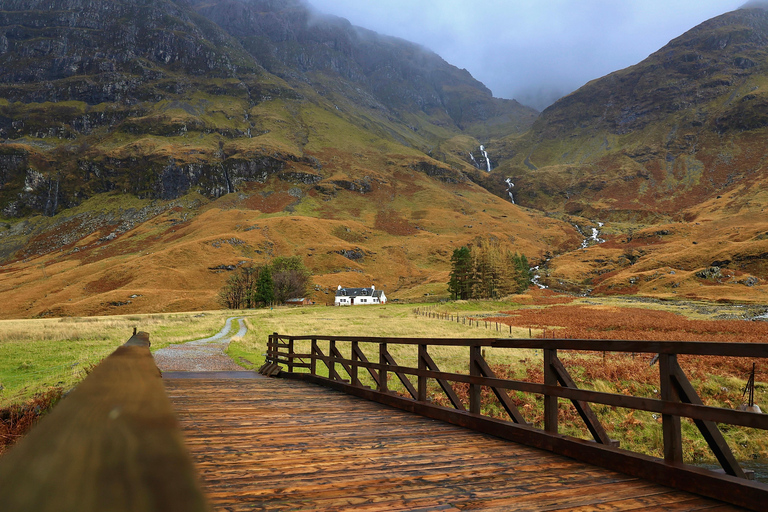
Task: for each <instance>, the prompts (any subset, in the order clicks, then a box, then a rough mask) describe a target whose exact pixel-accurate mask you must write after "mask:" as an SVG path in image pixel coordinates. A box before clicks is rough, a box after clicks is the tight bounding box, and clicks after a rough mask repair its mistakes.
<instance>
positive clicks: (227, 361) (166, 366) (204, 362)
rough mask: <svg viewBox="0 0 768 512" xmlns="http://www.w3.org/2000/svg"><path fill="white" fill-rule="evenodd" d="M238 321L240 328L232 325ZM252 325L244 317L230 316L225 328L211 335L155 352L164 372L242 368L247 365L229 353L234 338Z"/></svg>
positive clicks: (245, 331)
mask: <svg viewBox="0 0 768 512" xmlns="http://www.w3.org/2000/svg"><path fill="white" fill-rule="evenodd" d="M235 320H237V324H238V330H237V332H235V333H233V329H232V324H233V323H234V321H235ZM247 332H248V328H247V327H246V326H245V321H244V320H243V319H242V318H237V317H232V318H227V321H226V323H225V324H224V328H223V329H222V330H221V331H219V333H218V334H216V335H214V336H211V337H210V338H204V339H201V340H195V341H188V342H187V343H180V344H178V345H172V346H170V347H166V348H161V349H160V350H158V351H156V352H155V353H154V357H155V363H156V364H157V367H158V368H160V371H163V372H215V371H238V370H242V369H243V368H242V367H241V366H239V365H238V364H237V363H235V362H234V361H233V360H232V358H231V357H229V356H228V355H227V354H226V350H227V347H228V346H229V342H230V341H232V338H238V337H242V336H245V333H247Z"/></svg>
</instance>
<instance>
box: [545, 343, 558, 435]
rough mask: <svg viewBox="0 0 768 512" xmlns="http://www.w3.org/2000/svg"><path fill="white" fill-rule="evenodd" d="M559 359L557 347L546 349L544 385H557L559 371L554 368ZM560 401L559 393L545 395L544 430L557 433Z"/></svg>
mask: <svg viewBox="0 0 768 512" xmlns="http://www.w3.org/2000/svg"><path fill="white" fill-rule="evenodd" d="M556 360H557V350H556V349H546V350H544V385H546V386H549V387H557V373H556V370H555V368H554V365H555V361H556ZM557 419H558V401H557V395H550V394H545V395H544V430H545V431H547V432H549V433H551V434H557Z"/></svg>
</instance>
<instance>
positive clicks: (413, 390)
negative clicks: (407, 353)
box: [384, 348, 419, 400]
mask: <svg viewBox="0 0 768 512" xmlns="http://www.w3.org/2000/svg"><path fill="white" fill-rule="evenodd" d="M384 359H385V360H386V362H387V364H388V365H389V366H391V367H392V368H393V369H394V370H393V373H394V374H395V375H396V376H397V378H398V379H399V380H400V382H401V383H402V384H403V387H404V388H405V389H406V391H408V393H410V395H411V398H413V399H414V400H415V399H416V398H417V397H418V396H419V393H418V391H416V388H414V387H413V384H412V383H411V381H410V380H408V377H406V376H405V374H403V373H402V372H398V371H397V370H396V368H399V366H398V364H397V361H395V358H394V357H392V354H390V353H389V351H388V350H387V349H386V348H384Z"/></svg>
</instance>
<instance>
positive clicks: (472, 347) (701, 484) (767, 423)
mask: <svg viewBox="0 0 768 512" xmlns="http://www.w3.org/2000/svg"><path fill="white" fill-rule="evenodd" d="M302 344H303V346H305V347H308V352H304V353H300V352H297V351H296V348H297V347H299V346H300V345H302ZM321 345H322V348H321ZM393 345H409V346H416V348H415V349H413V348H412V349H411V350H412V351H414V350H415V351H416V352H417V354H416V360H417V361H418V363H417V364H416V365H415V366H412V367H408V366H401V365H398V364H397V362H396V361H395V359H394V358H393V356H392V354H391V352H390V348H391V347H392V346H393ZM325 347H327V348H325ZM435 347H466V348H468V359H467V370H468V371H467V372H466V373H455V372H444V371H441V370H440V369H439V368H438V366H437V364H436V363H435V361H434V359H433V358H432V356H431V355H430V348H435ZM323 348H325V350H326V352H324V351H323ZM486 348H487V349H497V348H504V349H529V350H535V351H537V353H538V351H541V355H542V365H543V374H544V379H543V380H544V382H543V383H537V382H527V381H520V380H512V379H500V378H498V377H497V376H496V375H495V374H494V372H493V371H492V369H491V368H490V366H489V364H488V363H487V361H486V359H485V357H484V356H483V350H484V349H486ZM364 349H366V350H367V352H368V354H366V353H365V352H364ZM303 350H307V349H306V348H304V349H303ZM435 351H436V350H435ZM558 351H595V352H602V353H605V352H610V353H620V352H623V353H633V354H643V353H645V354H658V356H657V357H658V367H659V389H660V399H659V398H649V397H640V396H628V395H623V394H615V393H605V392H599V391H593V390H587V389H579V388H578V387H577V386H576V384H575V382H574V380H573V379H572V378H571V376H570V375H569V374H568V371H567V369H566V367H565V366H564V365H563V363H562V362H561V360H560V358H559V357H558ZM345 354H346V355H345ZM678 355H699V356H727V357H748V358H766V357H768V344H765V343H710V342H648V341H602V340H600V341H597V340H573V339H546V340H545V339H407V338H375V337H346V336H286V335H280V334H277V333H274V334H273V335H271V336H270V337H269V340H268V344H267V363H266V364H265V367H269V368H270V369H271V370H270V373H274V370H275V367H276V366H277V365H284V366H285V370H287V371H284V372H282V373H281V374H280V375H281V376H282V377H288V378H293V379H300V380H307V381H311V382H315V383H318V384H322V385H326V386H329V387H332V388H335V389H339V390H342V391H345V392H348V393H350V394H354V395H357V396H361V397H364V398H367V399H369V400H374V401H377V402H381V403H384V404H388V405H391V406H395V407H398V408H401V409H404V410H408V411H412V412H415V413H418V414H422V415H425V416H428V417H431V418H436V419H441V420H445V421H448V422H451V423H454V424H457V425H461V426H465V427H468V428H472V429H474V430H478V431H481V432H485V433H488V434H492V435H496V436H498V437H502V438H505V439H509V440H513V441H516V442H520V443H523V444H527V445H530V446H534V447H538V448H543V449H546V450H549V451H552V452H555V453H558V454H562V455H566V456H568V457H572V458H575V459H580V460H584V461H587V462H590V463H593V464H595V465H599V466H603V467H607V468H610V469H614V470H617V471H620V472H623V473H627V474H630V475H633V476H637V477H641V478H645V479H648V480H651V481H655V482H658V483H661V484H665V485H669V486H673V487H677V488H680V489H683V490H687V491H690V492H695V493H698V494H701V495H704V496H709V497H713V498H716V499H720V500H723V501H726V502H729V503H733V504H736V505H740V506H744V507H747V508H751V509H753V510H764V507H765V504H766V503H768V485H766V484H762V483H759V482H753V481H750V480H748V478H747V477H748V476H749V475H748V473H745V472H744V471H743V470H742V468H741V467H740V465H739V463H738V462H737V461H736V459H735V458H734V456H733V454H732V452H731V450H730V448H729V446H728V444H727V442H726V441H725V439H724V438H723V435H722V434H721V432H720V430H719V429H718V427H717V423H723V424H728V425H739V426H744V427H751V428H756V429H761V430H768V415H765V414H757V413H752V412H743V411H737V410H731V409H724V408H719V407H710V406H706V405H704V404H703V403H702V401H701V399H700V398H699V395H698V394H697V392H696V390H695V389H694V387H693V386H692V385H691V383H690V382H689V380H688V378H687V377H686V374H685V372H684V371H683V369H682V368H681V366H680V364H679V363H678ZM650 359H651V358H650V356H649V360H650ZM323 366H324V369H323ZM390 375H392V376H393V377H392V378H393V379H394V378H396V379H397V380H398V381H399V382H400V383H401V385H402V389H403V390H404V394H405V395H406V396H400V395H398V394H395V393H393V392H392V390H391V389H390ZM363 377H365V379H363ZM429 379H434V380H435V381H436V382H437V384H438V385H439V388H440V389H441V390H442V393H444V394H445V396H446V397H447V401H448V402H449V403H450V404H451V405H452V407H441V406H438V405H435V404H434V403H432V401H431V400H430V397H428V395H427V384H428V380H429ZM363 380H365V381H366V382H368V383H369V384H370V386H368V385H364V383H363ZM393 382H394V381H393ZM454 383H466V384H468V385H469V397H468V403H464V402H463V401H462V400H461V399H460V398H459V396H458V394H457V393H456V391H455V389H454V385H453V384H454ZM483 387H487V388H489V389H490V390H492V391H493V394H494V395H495V396H496V398H497V399H498V401H499V402H500V404H501V406H502V407H503V409H504V410H505V411H506V413H507V415H508V416H509V419H508V420H499V419H494V418H491V417H488V416H484V415H482V414H481V404H480V400H481V389H482V388H483ZM509 391H521V392H525V393H534V394H538V395H542V396H543V402H544V422H543V423H544V425H543V426H544V428H543V430H542V429H537V428H534V427H533V426H532V425H530V424H528V422H527V421H526V418H525V415H524V414H523V413H522V412H521V411H520V410H519V409H518V408H517V407H516V406H515V403H514V402H513V400H512V399H511V398H510V396H509V394H508V392H509ZM561 398H562V399H566V400H569V401H571V403H572V404H573V405H574V407H575V408H576V410H577V411H578V414H579V416H580V417H581V419H582V420H583V421H584V424H585V425H586V428H587V429H588V431H589V433H590V434H591V437H592V438H593V439H592V440H589V441H585V440H582V439H578V438H574V437H569V436H565V435H563V434H562V433H560V432H559V425H558V399H561ZM590 404H603V405H607V406H612V407H621V408H626V409H631V410H637V411H648V412H652V413H657V414H659V415H661V418H662V431H663V445H664V447H663V459H661V458H655V457H650V456H646V455H642V454H638V453H633V452H630V451H627V450H624V449H621V448H620V447H618V446H617V443H616V442H615V441H613V440H611V439H610V438H609V436H608V434H607V432H606V430H605V429H604V427H603V426H602V425H601V424H600V421H599V420H598V417H597V415H596V414H595V413H594V412H593V410H592V408H591V406H590ZM681 418H690V419H691V420H693V422H694V423H695V425H696V427H698V430H699V431H700V432H701V434H702V435H703V437H704V439H706V441H707V443H708V445H709V447H710V448H711V450H712V452H713V453H714V455H715V457H716V458H717V460H718V461H719V462H720V464H721V465H722V467H723V470H724V471H723V474H721V473H718V472H714V471H709V470H705V469H701V468H697V467H693V466H690V465H686V464H684V463H683V450H682V447H683V443H682V429H681Z"/></svg>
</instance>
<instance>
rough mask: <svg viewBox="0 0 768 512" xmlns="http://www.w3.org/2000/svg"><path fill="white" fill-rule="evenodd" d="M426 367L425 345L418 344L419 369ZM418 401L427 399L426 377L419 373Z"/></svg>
mask: <svg viewBox="0 0 768 512" xmlns="http://www.w3.org/2000/svg"><path fill="white" fill-rule="evenodd" d="M426 369H427V346H426V345H419V370H426ZM417 389H418V397H417V399H418V401H419V402H426V401H427V377H426V376H422V375H419V377H418V388H417Z"/></svg>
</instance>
